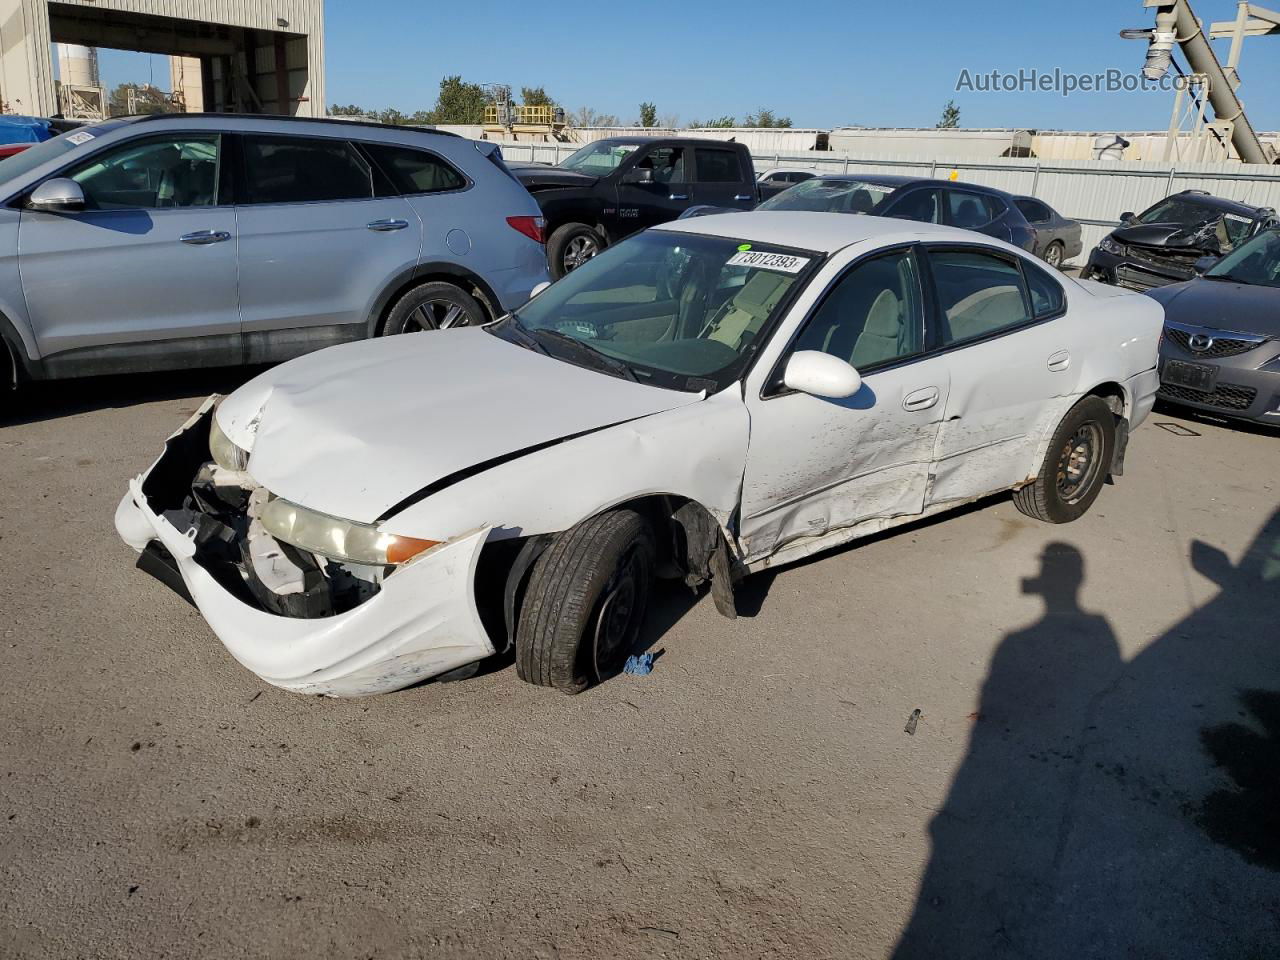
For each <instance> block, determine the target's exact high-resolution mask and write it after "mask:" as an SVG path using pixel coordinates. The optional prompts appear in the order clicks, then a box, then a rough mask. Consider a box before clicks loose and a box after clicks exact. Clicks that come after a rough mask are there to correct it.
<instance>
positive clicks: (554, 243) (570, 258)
mask: <svg viewBox="0 0 1280 960" xmlns="http://www.w3.org/2000/svg"><path fill="white" fill-rule="evenodd" d="M603 249H604V241H603V240H601V239H600V234H598V233H596V232H595V231H594V230H592V229H591V228H590V227H588V226H587V225H586V224H585V223H566V224H564V225H563V226H560V227H556V229H555V230H553V231H552V233H551V237H550V238H549V239H548V240H547V265H548V266H550V268H551V275H552V276H553V277H555V279H557V280H559V279H560V278H561V277H563V276H564V275H565V274H566V273H569V272H571V271H573V270H576V269H577V268H578V267H580V266H582V265H583V264H584V263H586V262H587V261H588V260H590V259H591V258H592V257H594V256H595V255H596V254H597V253H599V252H600V251H601V250H603Z"/></svg>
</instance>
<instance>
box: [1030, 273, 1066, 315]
mask: <svg viewBox="0 0 1280 960" xmlns="http://www.w3.org/2000/svg"><path fill="white" fill-rule="evenodd" d="M1022 272H1023V275H1024V276H1025V277H1026V278H1027V289H1028V290H1030V291H1031V312H1032V313H1034V314H1035V316H1036V319H1037V320H1039V319H1040V318H1042V317H1051V316H1053V315H1054V314H1055V313H1061V312H1062V308H1063V307H1064V306H1066V302H1067V301H1066V295H1065V294H1064V293H1063V292H1062V284H1060V283H1058V281H1057V280H1055V279H1053V277H1051V276H1050V275H1049V274H1048V273H1047V272H1045V271H1044V270H1041V269H1040V268H1039V267H1037V266H1036V265H1035V264H1033V263H1027V262H1026V261H1025V260H1024V261H1023V262H1022Z"/></svg>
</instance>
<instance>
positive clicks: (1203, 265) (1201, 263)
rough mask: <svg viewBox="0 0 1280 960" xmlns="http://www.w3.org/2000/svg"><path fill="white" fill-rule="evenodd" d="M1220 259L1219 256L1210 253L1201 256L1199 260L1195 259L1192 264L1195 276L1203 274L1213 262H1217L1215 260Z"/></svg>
mask: <svg viewBox="0 0 1280 960" xmlns="http://www.w3.org/2000/svg"><path fill="white" fill-rule="evenodd" d="M1221 259H1222V258H1221V257H1215V256H1213V255H1212V254H1210V255H1209V256H1207V257H1201V258H1200V259H1199V260H1197V261H1196V262H1195V264H1194V269H1195V271H1196V276H1203V275H1204V274H1205V273H1207V272H1208V271H1209V269H1210V268H1211V267H1212V266H1213V265H1214V264H1215V263H1217V262H1218V261H1219V260H1221Z"/></svg>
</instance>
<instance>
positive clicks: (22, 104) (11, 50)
mask: <svg viewBox="0 0 1280 960" xmlns="http://www.w3.org/2000/svg"><path fill="white" fill-rule="evenodd" d="M45 11H46V7H45V5H44V4H43V3H41V2H39V0H0V100H3V101H4V104H5V107H6V108H7V110H8V112H9V113H22V114H28V115H30V116H36V117H48V116H52V115H53V114H55V113H57V112H58V96H57V91H56V89H55V87H54V68H53V43H52V40H51V39H50V37H49V17H48V14H47V13H46V12H45Z"/></svg>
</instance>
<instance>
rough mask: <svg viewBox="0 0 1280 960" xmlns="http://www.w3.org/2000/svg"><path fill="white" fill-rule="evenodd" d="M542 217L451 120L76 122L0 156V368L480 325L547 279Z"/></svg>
mask: <svg viewBox="0 0 1280 960" xmlns="http://www.w3.org/2000/svg"><path fill="white" fill-rule="evenodd" d="M542 227H543V221H542V215H541V212H540V211H539V209H538V205H537V203H536V202H534V200H533V198H532V197H531V196H529V193H528V192H527V191H526V190H525V188H524V187H523V186H521V185H520V183H519V182H518V181H517V180H516V179H515V178H514V177H513V176H512V175H511V174H510V173H509V172H508V170H507V168H506V166H505V165H504V164H503V162H502V156H501V154H500V152H499V151H498V148H497V147H496V146H495V145H494V144H491V143H486V142H477V141H472V140H464V139H462V138H460V137H457V136H454V135H452V134H446V133H443V132H437V131H432V130H425V129H414V128H408V127H390V126H382V125H377V124H364V123H348V122H340V121H333V120H308V119H290V118H282V117H246V116H228V115H225V114H221V115H217V114H215V115H181V114H179V115H168V116H155V117H131V118H128V119H120V120H109V121H106V122H104V123H99V124H95V125H93V126H89V127H82V128H80V129H78V130H75V131H72V132H70V133H67V134H64V135H62V136H60V137H57V138H56V139H53V140H49V141H47V142H45V143H42V144H39V145H38V146H35V147H32V148H31V149H30V150H27V151H25V152H24V153H21V154H18V155H17V156H15V157H12V158H10V159H8V160H5V161H3V162H0V363H4V362H8V365H9V369H7V370H4V371H3V373H0V376H4V377H6V378H7V377H10V376H11V377H12V382H14V383H16V382H17V381H18V380H19V379H22V378H30V379H52V378H62V377H72V376H80V375H86V374H99V373H124V372H132V371H142V370H160V369H173V368H185V367H193V366H222V365H231V364H241V363H263V362H274V361H277V360H285V359H288V358H289V357H294V356H297V355H299V354H302V353H306V352H309V351H311V350H317V349H319V348H321V347H325V346H328V345H330V344H334V343H341V342H344V341H348V340H359V339H362V338H365V337H370V336H377V335H380V334H391V333H405V332H409V331H415V330H436V329H443V328H445V327H451V326H460V325H466V324H478V323H484V322H487V321H488V320H490V319H493V318H495V317H497V316H500V315H502V314H504V313H506V312H507V311H508V310H510V309H511V308H513V307H517V306H519V305H520V304H522V303H524V302H525V301H526V300H527V299H528V298H529V295H530V292H531V291H532V289H533V288H534V287H535V286H537V285H538V284H540V283H542V282H544V281H545V280H547V279H548V278H547V268H546V254H545V251H544V249H543V246H542V239H543V238H542ZM6 348H7V349H6Z"/></svg>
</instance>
